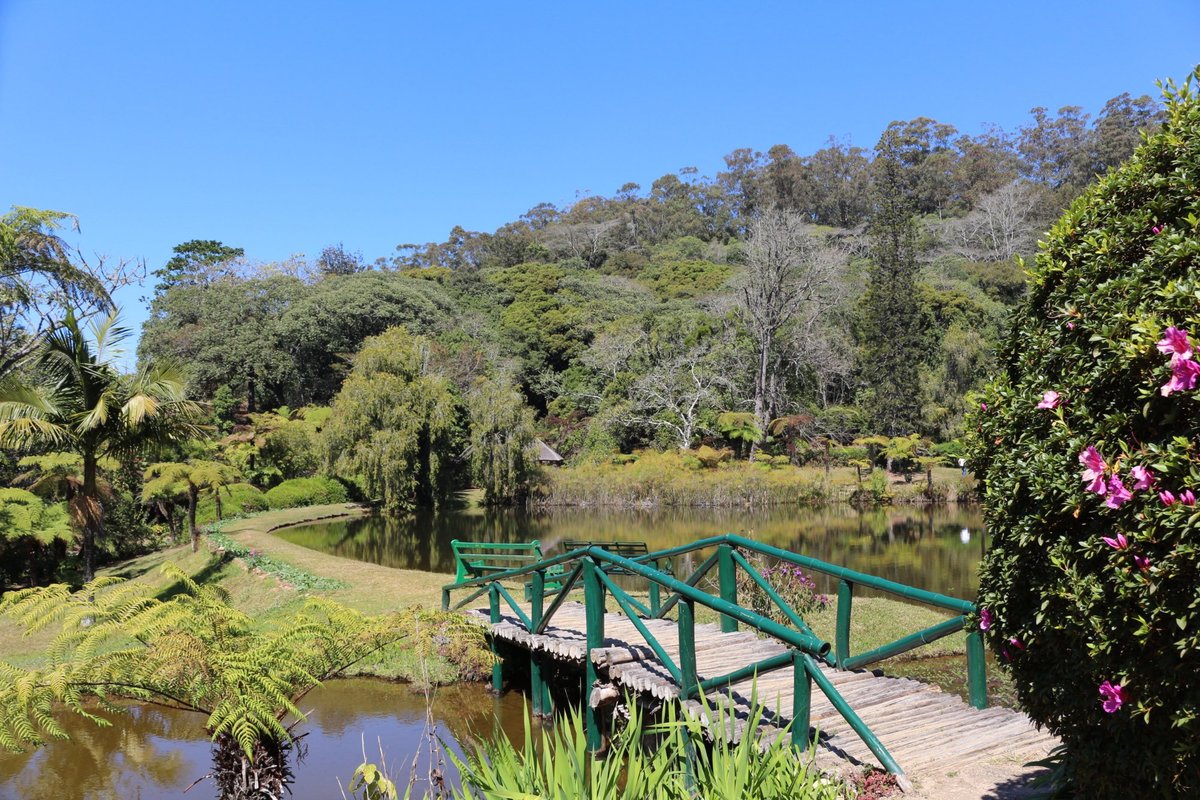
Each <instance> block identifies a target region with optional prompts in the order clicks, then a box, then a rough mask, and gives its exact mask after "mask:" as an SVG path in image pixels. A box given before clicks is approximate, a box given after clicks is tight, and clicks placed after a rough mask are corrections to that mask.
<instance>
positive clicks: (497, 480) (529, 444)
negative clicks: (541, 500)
mask: <svg viewBox="0 0 1200 800" xmlns="http://www.w3.org/2000/svg"><path fill="white" fill-rule="evenodd" d="M467 405H468V408H469V410H470V414H471V475H472V477H473V479H474V481H475V485H476V486H479V487H480V488H482V489H483V496H484V502H486V503H487V504H488V505H504V504H508V503H514V502H517V501H520V500H523V499H524V498H525V497H526V496H527V495H528V494H529V488H530V485H531V484H532V483H533V481H535V480H536V479H537V476H538V460H537V439H536V438H535V436H534V433H535V427H534V422H533V409H531V408H530V407H529V406H528V405H526V404H525V399H524V398H523V397H521V393H520V392H518V391H517V390H516V388H515V387H513V386H512V385H511V384H509V383H507V382H505V381H493V380H490V379H488V378H483V379H480V380H479V381H478V382H477V383H476V384H475V386H474V388H473V389H472V391H471V394H470V397H469V398H468V403H467Z"/></svg>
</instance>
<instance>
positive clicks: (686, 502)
mask: <svg viewBox="0 0 1200 800" xmlns="http://www.w3.org/2000/svg"><path fill="white" fill-rule="evenodd" d="M705 451H708V452H705ZM719 452H720V451H713V450H711V448H700V449H699V450H696V451H693V452H682V451H670V452H665V453H658V452H654V451H646V452H643V453H639V454H637V455H636V456H623V457H617V458H615V459H611V460H607V461H603V462H595V463H585V464H581V465H579V466H575V467H570V468H566V469H560V470H553V471H551V472H550V474H549V476H548V481H547V484H546V486H545V488H544V489H543V491H542V494H541V495H540V496H539V497H538V498H537V502H538V504H539V505H545V506H620V507H639V506H642V507H650V506H703V507H738V506H768V505H781V504H796V503H799V504H803V505H816V504H818V503H821V502H824V501H825V500H826V499H827V498H826V493H825V490H824V489H823V488H822V486H821V483H820V480H819V479H817V480H814V478H813V476H812V475H811V474H805V473H804V472H802V471H801V470H799V469H796V468H795V467H792V466H790V465H784V464H778V463H774V462H772V461H757V462H747V461H729V460H721V459H720V458H719V457H714V456H710V455H709V454H710V453H713V454H717V453H719Z"/></svg>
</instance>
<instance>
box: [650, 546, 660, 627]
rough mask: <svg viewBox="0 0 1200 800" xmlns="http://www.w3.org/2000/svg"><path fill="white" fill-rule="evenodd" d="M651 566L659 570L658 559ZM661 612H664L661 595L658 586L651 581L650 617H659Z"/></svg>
mask: <svg viewBox="0 0 1200 800" xmlns="http://www.w3.org/2000/svg"><path fill="white" fill-rule="evenodd" d="M650 566H652V567H654V568H655V569H658V559H657V558H656V559H654V560H653V561H651V562H650ZM660 571H661V570H660ZM660 610H662V597H661V595H660V594H659V588H658V584H657V583H656V582H655V581H650V616H652V617H657V616H658V612H659V611H660Z"/></svg>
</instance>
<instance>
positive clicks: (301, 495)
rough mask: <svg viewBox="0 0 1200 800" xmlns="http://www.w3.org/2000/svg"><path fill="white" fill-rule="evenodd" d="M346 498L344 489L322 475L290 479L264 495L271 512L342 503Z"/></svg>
mask: <svg viewBox="0 0 1200 800" xmlns="http://www.w3.org/2000/svg"><path fill="white" fill-rule="evenodd" d="M346 497H347V495H346V487H345V486H343V485H342V484H340V483H338V482H337V481H335V480H334V479H333V478H329V477H326V476H324V475H318V476H316V477H314V478H292V479H291V480H287V481H284V482H283V483H281V484H279V485H278V486H276V487H274V488H273V489H271V490H270V491H268V492H267V494H266V498H267V506H268V507H269V508H271V509H272V510H275V509H280V508H298V507H299V506H320V505H325V504H326V503H344V502H346Z"/></svg>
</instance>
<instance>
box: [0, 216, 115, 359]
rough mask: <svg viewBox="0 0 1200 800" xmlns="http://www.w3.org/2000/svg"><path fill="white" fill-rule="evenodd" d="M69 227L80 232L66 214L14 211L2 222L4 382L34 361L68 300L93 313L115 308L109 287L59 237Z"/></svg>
mask: <svg viewBox="0 0 1200 800" xmlns="http://www.w3.org/2000/svg"><path fill="white" fill-rule="evenodd" d="M64 223H66V224H68V225H70V226H71V227H72V228H73V229H75V230H79V223H78V222H77V221H76V219H75V217H73V216H72V215H70V214H64V213H62V212H61V211H43V210H40V209H36V208H25V207H23V206H14V207H13V209H12V211H10V212H8V213H7V214H4V215H3V216H0V378H3V377H4V376H5V375H8V374H10V373H12V372H13V371H14V370H16V369H17V367H18V366H20V365H21V364H23V363H24V362H25V361H26V360H28V359H29V358H30V357H31V356H32V355H34V353H35V352H36V351H37V348H38V347H39V345H40V339H41V334H42V333H43V332H45V331H46V330H47V329H48V328H52V327H53V324H52V323H53V320H56V319H57V318H58V314H59V309H60V307H61V305H60V304H61V303H62V302H63V300H64V299H65V300H66V302H68V303H71V304H74V305H75V306H78V307H83V308H86V309H88V310H89V311H91V312H94V311H109V310H111V309H112V307H113V304H112V299H111V298H110V297H109V294H108V290H107V289H106V288H105V286H104V283H103V282H102V281H101V280H99V279H98V278H97V277H96V275H95V274H93V272H92V271H91V270H90V269H89V268H88V267H87V265H86V264H83V263H82V261H81V260H80V259H73V258H72V256H71V252H70V249H69V248H68V247H67V244H66V243H65V242H64V241H63V240H62V238H61V237H59V235H58V231H60V230H61V229H62V228H63V225H64ZM77 262H79V263H77Z"/></svg>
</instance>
